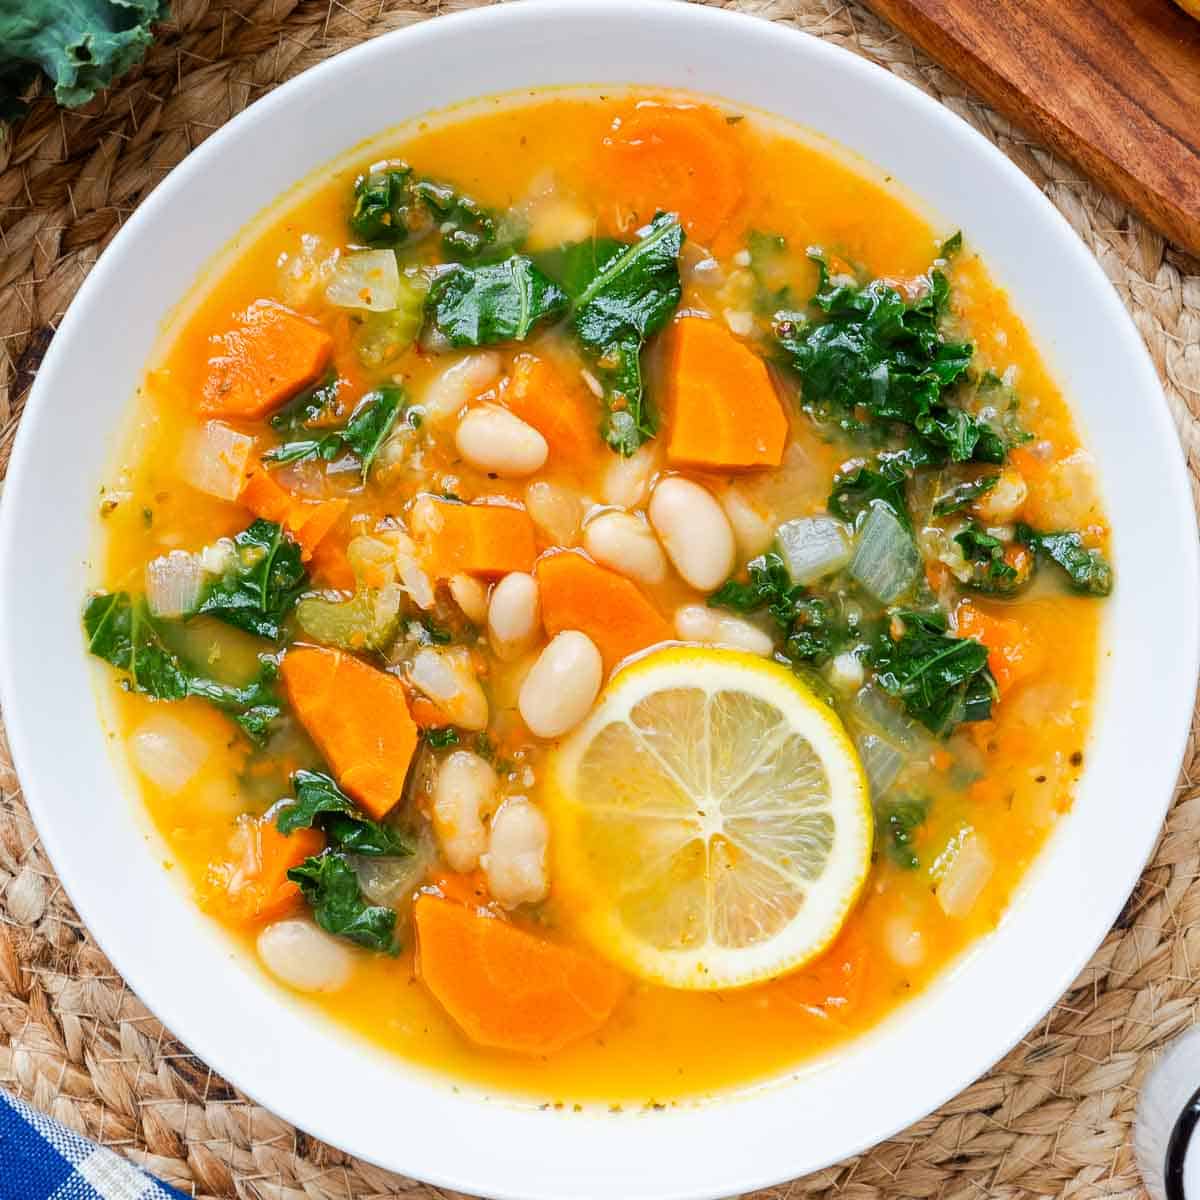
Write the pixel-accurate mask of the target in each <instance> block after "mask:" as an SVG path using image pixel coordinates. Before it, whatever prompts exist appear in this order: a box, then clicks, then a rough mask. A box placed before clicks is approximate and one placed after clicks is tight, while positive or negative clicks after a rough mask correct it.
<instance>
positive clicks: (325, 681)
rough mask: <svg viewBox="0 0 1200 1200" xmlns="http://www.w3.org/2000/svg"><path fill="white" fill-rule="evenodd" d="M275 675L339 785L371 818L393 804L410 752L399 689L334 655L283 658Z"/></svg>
mask: <svg viewBox="0 0 1200 1200" xmlns="http://www.w3.org/2000/svg"><path fill="white" fill-rule="evenodd" d="M279 673H280V678H281V679H282V680H283V686H284V689H285V691H286V692H287V697H288V700H289V701H290V702H291V705H292V707H293V708H294V709H295V710H296V715H297V716H298V717H299V718H300V722H301V724H303V726H304V728H305V730H306V731H307V732H308V735H309V737H311V738H312V740H313V741H314V742H316V744H317V748H318V749H319V750H320V751H321V753H322V754H323V755H324V756H325V759H326V761H327V762H328V763H329V765H330V767H331V768H332V769H333V773H334V775H335V776H336V777H337V781H338V783H339V784H341V786H342V788H343V789H344V790H345V791H346V792H347V793H348V794H349V795H351V796H353V797H354V799H355V800H357V801H358V803H359V804H361V805H362V807H363V808H364V809H365V810H366V811H367V812H368V813H369V814H370V815H371V816H373V817H377V818H378V817H383V816H386V815H387V813H388V812H389V811H390V810H391V809H392V808H394V807H395V805H396V803H397V801H398V800H399V799H400V793H401V792H402V791H403V790H404V779H405V776H406V775H407V774H408V766H409V763H410V762H411V761H412V756H413V752H414V751H415V750H416V748H417V727H416V725H415V724H414V723H413V719H412V717H411V716H410V715H409V712H408V697H407V695H406V694H405V691H404V685H403V684H402V683H401V682H400V680H398V679H396V678H395V677H394V676H391V675H387V674H385V673H384V672H383V671H377V670H375V668H374V667H368V666H367V664H366V663H363V662H360V661H359V660H358V659H357V658H354V657H352V656H351V655H349V654H343V653H342V652H341V651H340V650H324V649H318V648H316V647H311V646H304V647H300V648H298V649H293V650H289V651H288V652H287V654H286V655H284V659H283V666H282V667H281V668H280V672H279Z"/></svg>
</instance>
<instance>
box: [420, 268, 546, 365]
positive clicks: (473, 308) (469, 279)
mask: <svg viewBox="0 0 1200 1200" xmlns="http://www.w3.org/2000/svg"><path fill="white" fill-rule="evenodd" d="M569 303H570V300H569V298H568V296H567V293H566V292H565V291H563V289H562V288H560V287H559V286H558V284H557V283H555V282H554V281H553V280H552V279H551V278H550V277H549V276H548V275H546V274H545V272H544V271H542V270H540V269H539V268H538V267H536V266H535V265H534V264H533V261H532V260H531V259H529V258H526V257H525V255H523V254H514V255H513V256H512V257H511V258H506V259H504V260H502V261H501V262H498V263H492V264H490V265H488V266H482V267H469V266H463V265H456V266H454V267H452V268H451V269H449V270H448V271H446V272H445V273H444V274H442V275H441V276H440V277H439V278H438V279H437V280H436V282H435V283H434V285H433V287H432V288H431V289H430V291H429V301H428V305H429V311H430V313H431V314H432V316H433V323H434V326H435V328H436V329H437V330H438V332H439V333H441V334H442V336H443V337H445V338H446V339H447V340H448V341H449V342H450V344H451V345H452V346H493V345H495V344H496V343H498V342H513V341H515V342H523V341H524V340H525V339H526V338H527V337H528V336H529V334H530V332H531V331H532V330H533V327H534V326H535V325H536V324H537V323H538V322H539V321H541V320H543V319H545V318H547V317H557V316H559V315H561V314H562V313H564V312H565V311H566V309H567V306H568V304H569Z"/></svg>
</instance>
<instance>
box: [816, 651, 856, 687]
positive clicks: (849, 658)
mask: <svg viewBox="0 0 1200 1200" xmlns="http://www.w3.org/2000/svg"><path fill="white" fill-rule="evenodd" d="M825 673H826V677H827V678H828V679H829V682H830V683H831V684H833V686H834V687H835V688H837V690H838V691H839V692H856V691H858V689H859V688H860V687H862V685H863V679H864V678H865V673H864V671H863V665H862V659H861V658H859V657H858V655H857V654H854V653H852V652H851V651H849V650H843V651H842V652H841V654H836V655H834V657H833V660H832V661H831V662H830V664H829V667H828V668H827V669H826V672H825Z"/></svg>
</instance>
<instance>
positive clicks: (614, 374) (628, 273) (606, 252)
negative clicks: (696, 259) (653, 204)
mask: <svg viewBox="0 0 1200 1200" xmlns="http://www.w3.org/2000/svg"><path fill="white" fill-rule="evenodd" d="M683 239H684V234H683V229H682V227H681V226H680V224H679V221H678V220H677V219H676V218H675V217H673V216H671V215H670V214H668V213H659V214H658V215H657V216H656V217H655V218H654V220H653V221H651V222H650V224H649V225H647V226H646V227H645V228H644V229H642V230H640V231H639V235H638V240H637V241H636V242H633V243H632V244H629V243H625V242H616V241H612V240H607V239H606V240H600V241H594V242H583V243H579V244H578V245H575V246H570V247H567V248H566V249H565V250H564V251H562V252H561V253H560V254H558V255H557V256H550V257H548V258H547V259H546V260H545V261H546V263H547V265H548V268H549V264H550V263H551V262H553V263H554V264H555V265H556V266H557V268H558V276H557V277H558V280H559V282H560V283H561V284H562V286H563V287H564V288H565V289H566V291H567V293H568V294H569V295H570V297H571V299H572V300H573V302H574V312H573V315H572V317H571V327H572V329H573V330H574V332H575V335H576V337H578V339H579V341H580V343H581V344H582V345H583V347H584V349H585V350H587V352H588V354H589V356H590V357H591V361H592V367H593V369H594V371H595V372H596V375H597V377H598V379H599V381H600V383H601V385H602V386H603V388H604V395H605V402H606V405H607V413H606V415H605V419H604V423H603V426H602V430H603V433H604V437H605V440H606V441H607V442H608V444H609V445H610V446H611V447H612V448H613V449H614V450H617V451H618V452H620V453H621V454H626V455H628V454H632V453H633V452H634V451H635V450H636V449H637V448H638V447H639V446H640V445H641V444H642V443H643V442H645V441H647V440H648V439H650V438H651V437H653V436H654V431H655V424H654V419H653V417H652V415H651V413H650V410H649V406H648V404H647V403H646V396H645V385H644V383H643V380H642V361H641V352H642V347H643V345H644V344H645V342H646V339H647V338H649V337H650V336H651V335H652V334H654V333H657V332H658V331H659V330H660V329H661V328H662V327H663V326H664V325H665V324H666V323H667V321H668V320H669V319H670V316H671V314H672V313H673V312H674V311H675V308H676V306H677V305H678V304H679V300H680V297H681V295H682V291H681V289H680V284H679V251H680V249H681V248H682V246H683ZM551 273H553V270H552V272H551Z"/></svg>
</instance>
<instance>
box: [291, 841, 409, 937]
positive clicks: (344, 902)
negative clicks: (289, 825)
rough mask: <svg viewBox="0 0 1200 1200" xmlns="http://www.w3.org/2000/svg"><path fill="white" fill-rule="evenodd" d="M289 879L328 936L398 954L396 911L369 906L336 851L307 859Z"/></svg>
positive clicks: (378, 906) (355, 876) (379, 906)
mask: <svg viewBox="0 0 1200 1200" xmlns="http://www.w3.org/2000/svg"><path fill="white" fill-rule="evenodd" d="M287 877H288V878H289V879H290V880H291V881H292V882H293V883H295V884H298V885H299V887H300V891H301V894H302V895H303V896H304V899H305V900H307V901H308V904H309V907H310V908H311V909H312V913H313V919H314V920H315V921H316V923H317V924H318V925H320V927H321V928H322V929H324V930H325V931H326V932H327V933H332V934H334V935H335V936H337V937H344V938H349V940H350V941H352V942H355V943H357V944H358V945H360V946H365V947H366V948H367V949H368V950H379V951H382V952H383V953H385V954H398V953H399V951H400V946H399V943H398V941H397V939H396V910H395V909H394V908H386V907H384V906H383V905H381V904H371V903H369V902H368V901H367V900H366V899H365V898H364V897H363V894H362V889H361V888H360V887H359V883H358V874H357V872H356V871H355V870H354V868H353V867H352V866H351V865H350V863H349V862H347V861H346V858H345V856H344V855H343V854H341V853H339V852H338V851H336V850H324V851H323V852H322V853H320V854H318V855H316V856H314V857H310V858H306V859H305V860H304V861H303V862H302V863H301V864H300V865H299V866H298V867H292V868H291V870H289V871H288V873H287Z"/></svg>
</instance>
